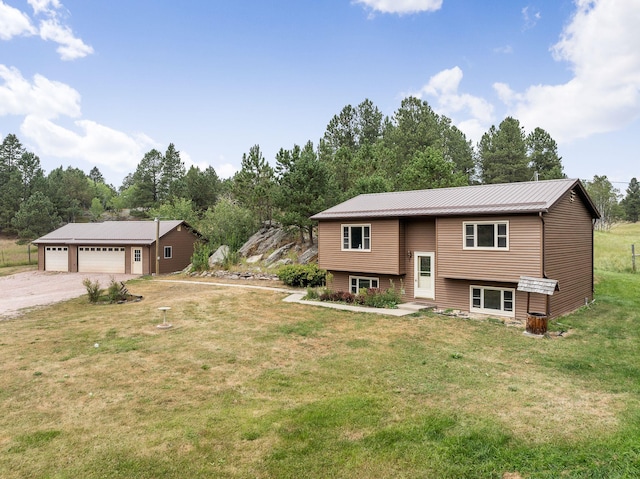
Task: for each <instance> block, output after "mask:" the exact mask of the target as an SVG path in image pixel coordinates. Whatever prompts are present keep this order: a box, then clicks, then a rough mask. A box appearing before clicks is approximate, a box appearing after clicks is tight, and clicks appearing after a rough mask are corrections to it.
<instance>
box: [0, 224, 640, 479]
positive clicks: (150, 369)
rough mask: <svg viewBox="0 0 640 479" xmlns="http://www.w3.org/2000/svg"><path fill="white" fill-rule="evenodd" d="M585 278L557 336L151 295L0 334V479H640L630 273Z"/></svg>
mask: <svg viewBox="0 0 640 479" xmlns="http://www.w3.org/2000/svg"><path fill="white" fill-rule="evenodd" d="M612 234H613V233H612ZM596 276H597V281H598V282H597V286H596V293H597V294H596V302H595V303H594V304H593V305H591V306H590V307H589V308H588V309H587V308H585V309H582V310H580V311H578V312H577V313H575V314H573V315H571V316H567V317H564V318H561V319H560V320H559V321H552V322H551V325H550V327H551V328H552V329H554V330H556V331H558V330H563V331H566V333H564V335H563V336H562V337H559V338H553V339H533V338H529V337H525V336H524V335H523V334H522V330H521V329H517V328H514V327H506V326H504V325H502V324H499V323H495V322H490V321H474V320H463V319H459V318H452V317H448V316H437V315H426V314H422V315H413V316H408V317H403V318H396V317H386V316H379V315H374V314H365V313H353V312H347V311H337V310H332V309H325V308H320V307H312V306H308V305H302V304H297V303H284V302H282V298H283V297H284V295H283V294H280V293H274V292H268V291H256V290H245V289H240V288H223V287H214V286H210V285H197V284H180V283H169V282H161V281H147V280H138V281H135V282H130V283H128V284H127V287H128V289H129V291H130V292H131V293H133V294H138V295H142V296H143V297H144V300H143V301H141V302H139V303H131V304H122V305H90V304H89V303H88V302H87V299H86V297H83V298H79V299H77V300H72V301H69V302H66V303H61V304H58V305H55V306H51V307H48V308H46V309H42V310H37V311H35V312H32V313H29V314H28V315H27V316H24V317H22V318H17V319H12V320H7V321H1V322H0V408H1V410H2V411H3V413H2V415H0V477H2V478H35V477H50V478H56V479H62V478H123V479H124V478H213V477H215V478H328V477H332V478H398V477H404V478H465V477H466V478H478V477H481V478H485V477H487V478H502V477H503V476H504V477H510V478H518V477H522V478H557V477H580V478H582V477H589V478H612V477H629V478H632V477H640V442H639V441H638V438H639V437H640V347H639V346H640V345H639V341H638V338H639V335H640V321H639V319H640V294H638V292H639V291H640V274H636V275H632V274H631V273H628V272H619V271H616V272H614V271H604V270H598V271H597V274H596ZM161 306H169V307H171V308H172V309H171V310H170V311H169V312H168V315H167V321H168V322H170V323H172V324H173V325H174V327H173V328H172V329H169V330H164V331H163V330H160V329H158V328H157V327H156V326H157V325H158V324H159V323H161V322H162V316H161V312H160V311H159V310H158V308H159V307H161ZM506 473H508V474H506ZM505 474H506V475H505Z"/></svg>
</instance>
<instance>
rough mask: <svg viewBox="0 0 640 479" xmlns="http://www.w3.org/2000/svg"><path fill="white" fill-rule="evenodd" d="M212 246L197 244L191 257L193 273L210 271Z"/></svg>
mask: <svg viewBox="0 0 640 479" xmlns="http://www.w3.org/2000/svg"><path fill="white" fill-rule="evenodd" d="M212 252H213V251H211V246H210V245H208V244H206V243H196V244H195V245H194V247H193V255H192V256H191V271H207V270H208V269H209V256H211V253H212Z"/></svg>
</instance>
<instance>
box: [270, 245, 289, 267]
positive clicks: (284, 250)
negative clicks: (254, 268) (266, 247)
mask: <svg viewBox="0 0 640 479" xmlns="http://www.w3.org/2000/svg"><path fill="white" fill-rule="evenodd" d="M294 245H295V243H287V244H286V245H284V246H281V247H280V248H278V249H277V250H275V251H274V252H273V253H271V254H270V255H269V256H268V257H267V259H265V260H264V263H265V264H266V265H270V264H271V263H273V262H274V261H278V260H279V259H281V258H282V257H283V256H284V255H285V254H287V253H288V252H289V250H290V249H291V248H292V247H293V246H294Z"/></svg>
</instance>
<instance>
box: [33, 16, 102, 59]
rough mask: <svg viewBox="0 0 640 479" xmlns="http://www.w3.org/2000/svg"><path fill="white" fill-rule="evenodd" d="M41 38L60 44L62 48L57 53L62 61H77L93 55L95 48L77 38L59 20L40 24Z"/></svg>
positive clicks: (44, 21) (50, 20)
mask: <svg viewBox="0 0 640 479" xmlns="http://www.w3.org/2000/svg"><path fill="white" fill-rule="evenodd" d="M40 38H42V39H43V40H45V41H46V40H52V41H54V42H56V43H58V44H59V45H60V46H59V47H58V48H56V51H57V52H58V53H59V54H60V58H61V59H62V60H75V59H76V58H82V57H86V56H87V55H91V54H92V53H93V47H91V46H89V45H87V44H86V43H84V42H83V41H82V40H80V39H79V38H76V37H75V36H74V35H73V32H72V31H71V29H70V28H69V27H67V26H65V25H60V23H58V20H57V19H48V20H43V21H42V22H40Z"/></svg>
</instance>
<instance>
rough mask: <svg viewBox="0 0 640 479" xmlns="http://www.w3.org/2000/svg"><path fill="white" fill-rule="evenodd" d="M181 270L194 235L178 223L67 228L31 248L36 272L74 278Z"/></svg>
mask: <svg viewBox="0 0 640 479" xmlns="http://www.w3.org/2000/svg"><path fill="white" fill-rule="evenodd" d="M156 235H158V236H159V238H160V241H159V245H160V248H159V256H160V259H159V265H160V271H159V273H171V272H174V271H180V270H182V269H184V268H185V267H186V266H187V265H188V264H189V263H190V262H191V256H192V255H193V245H194V243H195V242H196V241H197V240H198V239H199V234H198V233H197V232H196V231H194V230H193V229H192V228H191V227H190V226H189V225H188V224H187V223H185V222H184V221H181V220H171V221H164V220H162V221H160V222H159V228H158V224H157V223H156V222H155V221H106V222H104V223H69V224H67V225H65V226H63V227H61V228H58V229H57V230H55V231H52V232H51V233H49V234H46V235H45V236H42V237H41V238H38V239H37V240H35V241H34V242H33V243H34V244H36V245H37V246H38V269H39V270H41V271H68V272H80V273H127V274H152V273H155V272H156Z"/></svg>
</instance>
